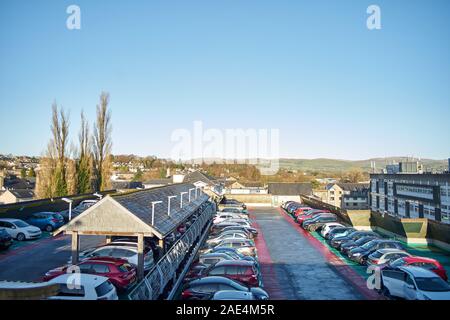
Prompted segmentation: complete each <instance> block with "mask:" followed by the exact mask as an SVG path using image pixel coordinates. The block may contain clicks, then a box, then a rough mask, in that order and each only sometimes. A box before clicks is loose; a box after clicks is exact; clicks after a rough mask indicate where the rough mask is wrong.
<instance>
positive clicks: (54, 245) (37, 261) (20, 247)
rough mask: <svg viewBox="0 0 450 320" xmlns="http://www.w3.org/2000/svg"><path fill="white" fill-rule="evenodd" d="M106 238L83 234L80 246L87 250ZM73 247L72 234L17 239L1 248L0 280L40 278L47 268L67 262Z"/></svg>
mask: <svg viewBox="0 0 450 320" xmlns="http://www.w3.org/2000/svg"><path fill="white" fill-rule="evenodd" d="M104 242H105V238H104V237H101V236H81V237H80V248H81V250H85V249H87V248H90V247H93V246H97V245H99V244H101V243H104ZM70 249H71V237H70V236H66V235H60V236H56V237H51V236H50V235H46V236H44V237H42V238H41V239H38V240H34V241H23V242H17V243H15V244H14V245H13V246H11V247H10V248H9V249H8V250H6V251H1V252H0V280H11V281H41V278H42V276H43V275H44V274H45V273H46V272H47V271H48V270H50V269H53V268H56V267H60V266H62V265H65V264H67V261H68V260H69V258H70V256H71V250H70Z"/></svg>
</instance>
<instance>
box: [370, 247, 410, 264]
mask: <svg viewBox="0 0 450 320" xmlns="http://www.w3.org/2000/svg"><path fill="white" fill-rule="evenodd" d="M411 256H412V255H411V254H409V253H408V252H406V251H404V250H399V249H392V248H388V249H378V250H377V251H375V252H374V253H372V254H370V255H369V257H368V258H367V265H375V266H377V265H378V266H379V265H383V264H386V263H388V262H390V261H394V260H397V259H400V258H404V257H411Z"/></svg>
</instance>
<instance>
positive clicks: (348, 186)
mask: <svg viewBox="0 0 450 320" xmlns="http://www.w3.org/2000/svg"><path fill="white" fill-rule="evenodd" d="M335 184H336V185H338V186H339V187H341V188H342V190H344V191H363V190H364V189H369V184H368V183H341V182H339V183H329V184H327V187H326V188H327V190H328V189H330V188H331V187H332V186H334V185H335Z"/></svg>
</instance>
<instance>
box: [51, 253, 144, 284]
mask: <svg viewBox="0 0 450 320" xmlns="http://www.w3.org/2000/svg"><path fill="white" fill-rule="evenodd" d="M77 266H78V267H79V268H80V272H81V273H88V274H95V275H99V276H103V277H107V278H108V279H109V280H110V281H111V282H112V284H113V285H114V286H115V287H116V288H117V289H118V290H120V291H123V290H126V289H128V288H129V287H131V286H132V285H134V283H135V282H136V268H135V267H133V266H131V265H130V264H129V263H128V262H127V260H124V259H118V258H111V257H95V258H91V259H87V260H84V261H82V262H80V263H78V264H77ZM69 267H70V265H67V266H64V267H60V268H56V269H52V270H50V271H48V272H47V273H46V274H45V276H44V278H43V280H44V281H49V280H51V279H53V278H55V277H57V276H60V275H62V274H65V273H66V272H67V268H69Z"/></svg>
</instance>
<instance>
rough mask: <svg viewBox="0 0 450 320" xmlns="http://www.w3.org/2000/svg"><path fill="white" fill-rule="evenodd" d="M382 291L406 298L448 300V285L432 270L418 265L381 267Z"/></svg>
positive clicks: (449, 292) (449, 287)
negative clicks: (393, 267)
mask: <svg viewBox="0 0 450 320" xmlns="http://www.w3.org/2000/svg"><path fill="white" fill-rule="evenodd" d="M381 274H382V277H381V279H382V292H383V293H384V295H386V296H393V297H398V298H403V299H406V300H450V285H449V284H448V283H447V282H445V281H444V280H442V278H441V277H439V276H438V275H437V274H435V273H434V272H432V271H430V270H427V269H423V268H420V267H411V266H405V267H398V268H396V269H383V270H382V272H381Z"/></svg>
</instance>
